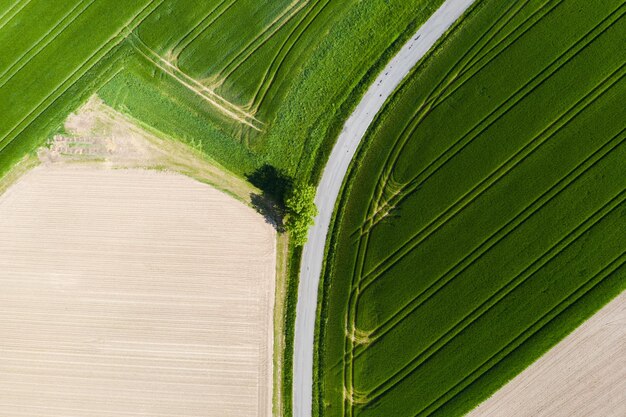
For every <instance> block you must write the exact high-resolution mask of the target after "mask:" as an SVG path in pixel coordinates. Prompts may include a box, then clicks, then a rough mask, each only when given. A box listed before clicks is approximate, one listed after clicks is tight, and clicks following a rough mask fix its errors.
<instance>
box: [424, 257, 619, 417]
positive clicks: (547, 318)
mask: <svg viewBox="0 0 626 417" xmlns="http://www.w3.org/2000/svg"><path fill="white" fill-rule="evenodd" d="M625 263H626V252H622V253H621V254H620V255H619V256H617V257H616V258H615V259H613V260H612V261H610V262H609V263H608V264H607V265H605V266H604V267H602V268H601V270H600V271H599V272H598V273H596V274H595V275H593V276H592V277H591V278H590V279H589V280H587V281H586V282H584V283H582V284H581V285H580V286H579V287H578V288H577V289H576V290H575V291H574V292H572V293H570V294H569V295H568V296H567V297H566V298H565V299H563V300H562V301H561V302H560V303H559V304H557V305H556V306H555V307H553V308H552V309H551V310H550V311H548V312H547V313H545V314H544V315H543V316H542V317H540V318H539V319H538V320H537V321H535V323H533V324H531V325H530V326H529V327H528V328H527V329H526V330H524V331H523V332H522V333H521V334H519V335H518V336H517V337H516V338H514V339H513V340H512V341H510V342H509V343H508V344H507V345H506V346H504V347H503V348H502V349H500V351H498V352H496V353H495V354H494V355H492V356H491V357H490V358H488V359H487V360H486V361H485V362H484V363H483V364H482V365H480V366H479V367H478V368H477V369H476V370H474V371H473V372H472V373H471V374H469V375H467V376H465V377H464V378H463V379H462V380H461V381H459V382H458V383H457V384H456V385H455V386H454V387H452V388H450V389H449V390H448V391H447V392H445V393H444V394H442V395H441V396H440V397H439V398H438V399H436V400H435V401H433V402H432V403H431V404H430V405H428V406H426V407H425V408H424V409H422V410H420V411H419V412H418V413H417V414H415V417H417V416H420V415H422V413H424V412H427V411H426V410H428V409H429V408H431V407H432V406H433V405H434V404H435V403H437V402H440V401H441V399H442V398H443V397H444V396H446V395H448V394H449V393H450V391H452V390H454V389H455V388H457V387H458V386H460V385H462V384H464V385H465V386H464V387H462V388H461V389H460V390H458V391H457V392H456V393H455V394H453V395H452V396H451V397H450V398H449V399H447V400H445V401H444V402H443V403H442V404H441V405H443V404H445V403H446V402H447V401H449V400H450V399H451V398H454V396H456V395H458V394H459V393H460V392H462V391H463V389H465V388H467V386H469V385H470V384H471V383H472V382H474V381H475V380H476V379H478V378H480V377H481V376H482V375H483V374H484V373H485V372H487V371H488V370H489V369H491V368H492V367H493V366H495V365H496V364H497V363H499V362H500V361H502V359H504V358H505V357H506V356H508V355H509V354H510V353H511V352H513V351H514V350H515V349H517V348H518V347H520V346H521V345H522V344H524V343H525V342H526V341H527V340H528V339H530V338H531V337H532V336H533V335H535V334H536V333H537V332H539V331H540V330H541V329H542V328H544V327H545V326H546V325H547V324H548V323H550V322H552V320H554V319H556V318H557V317H558V316H559V314H561V313H562V312H563V311H565V309H567V308H568V307H570V306H572V305H574V304H576V303H577V302H578V301H579V300H580V299H581V298H583V297H584V296H585V295H587V293H589V292H590V291H591V290H593V289H594V288H595V287H596V286H597V285H599V284H600V283H601V282H602V281H604V280H605V279H606V278H608V277H610V276H611V275H613V274H614V273H615V272H617V271H618V270H619V269H620V268H621V267H623V266H624V264H625ZM578 293H582V294H578ZM529 331H530V332H531V333H530V334H528V335H526V333H528V332H529ZM518 339H523V340H521V341H519V342H517V343H516V341H517V340H518ZM497 356H500V357H497ZM490 362H491V363H490ZM481 368H486V369H485V370H483V371H482V372H481ZM476 373H479V374H478V375H476V376H473V374H476ZM468 378H471V380H470V381H469V382H466V381H467V380H468ZM441 405H439V406H436V408H439V407H441Z"/></svg>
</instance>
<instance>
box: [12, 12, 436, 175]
mask: <svg viewBox="0 0 626 417" xmlns="http://www.w3.org/2000/svg"><path fill="white" fill-rule="evenodd" d="M441 1H442V0H411V1H408V2H407V1H400V0H390V1H387V2H381V1H378V0H365V1H360V2H345V1H339V0H277V1H271V2H261V1H251V0H214V1H205V2H197V1H193V0H131V1H128V2H124V4H123V5H122V6H121V5H120V4H119V2H113V1H111V0H73V1H64V2H61V1H57V0H54V1H50V2H40V1H32V0H12V1H8V2H2V3H3V4H2V5H1V6H0V54H1V56H2V60H0V99H2V102H3V103H4V105H3V106H4V107H3V108H2V111H3V112H5V113H6V116H5V117H3V120H2V121H1V122H0V162H1V164H0V167H1V168H0V169H1V170H0V175H1V174H3V173H4V172H6V171H7V170H8V167H10V166H11V165H12V164H13V163H14V162H16V160H17V159H19V157H20V156H22V155H23V154H24V153H25V152H28V151H29V150H32V149H34V148H36V146H37V145H39V144H41V143H43V142H44V141H45V138H46V137H47V136H49V135H50V133H51V132H54V131H55V129H57V128H58V127H59V126H60V125H61V123H62V121H63V120H64V118H65V116H66V115H67V114H68V113H69V112H71V111H72V110H74V109H76V108H77V107H79V106H80V104H81V103H83V102H85V101H86V99H87V98H88V97H90V96H91V95H93V94H94V93H97V94H98V95H99V96H101V98H102V99H104V100H105V101H106V102H107V104H109V105H111V106H113V107H114V108H115V109H117V110H121V111H122V112H124V113H127V114H129V115H131V116H132V117H133V118H135V119H136V120H139V121H141V122H142V123H145V124H146V125H149V126H152V127H153V128H155V129H157V130H160V131H162V133H164V134H166V135H167V136H170V137H173V138H176V139H181V140H183V141H186V142H189V143H192V142H195V143H198V142H199V143H200V144H201V145H202V150H203V151H204V152H205V153H207V154H209V156H211V157H212V158H213V159H214V160H215V161H216V162H218V163H219V164H221V165H222V166H224V167H226V168H228V169H229V170H231V171H232V172H234V173H235V174H237V175H240V176H244V175H245V174H248V173H250V172H251V171H252V170H254V169H256V168H258V167H260V166H261V165H263V164H265V163H269V164H271V165H274V166H276V167H277V168H280V169H283V170H286V171H288V172H289V173H290V174H291V175H294V176H298V177H302V178H307V177H308V176H315V175H316V172H318V171H319V168H320V165H319V164H320V162H319V160H318V158H316V156H317V155H318V154H320V155H322V157H323V156H324V155H325V154H326V152H327V150H328V149H329V147H330V146H331V145H332V141H333V140H334V132H335V131H336V130H337V129H338V128H339V127H340V126H341V124H340V122H341V120H342V119H343V118H344V117H345V116H346V115H347V112H348V111H349V109H350V108H351V106H352V105H353V103H354V102H355V100H356V98H358V95H359V94H360V93H361V92H362V90H363V85H364V83H365V82H366V80H368V79H369V78H368V77H371V76H372V75H371V74H370V73H369V71H370V68H374V67H376V68H378V66H380V65H382V64H383V63H384V61H385V59H386V57H387V56H388V55H389V54H390V53H391V51H393V50H394V48H396V47H397V45H399V43H400V42H401V41H402V40H403V39H404V38H405V37H406V36H409V35H410V33H411V32H412V30H413V28H414V27H415V26H417V25H419V24H421V23H422V22H423V21H424V20H425V19H426V18H427V17H428V16H429V15H430V13H431V12H432V11H434V10H435V9H436V7H437V6H438V5H439V4H440V3H441ZM339 74H341V75H339ZM16 92H20V94H17V93H16ZM322 159H323V158H322Z"/></svg>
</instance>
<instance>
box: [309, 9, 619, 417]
mask: <svg viewBox="0 0 626 417" xmlns="http://www.w3.org/2000/svg"><path fill="white" fill-rule="evenodd" d="M624 14H626V4H625V3H624V2H623V1H621V0H609V1H603V2H586V1H582V0H564V1H561V0H524V1H518V2H503V1H496V0H482V1H479V2H477V4H476V5H475V6H474V7H473V8H472V9H471V10H470V11H469V12H468V14H467V16H466V17H465V18H464V19H463V20H462V22H461V23H460V24H459V25H457V26H456V27H455V28H454V29H453V30H452V31H451V32H450V33H449V34H448V35H447V36H446V38H445V39H444V40H442V42H441V43H440V45H439V46H438V47H437V48H436V49H435V50H434V52H432V53H431V54H430V56H428V57H427V58H426V59H425V61H423V64H421V65H418V68H416V70H415V71H414V72H413V73H412V74H411V76H410V77H409V79H408V81H406V82H405V84H404V85H403V86H402V88H401V89H400V90H399V91H398V92H397V93H396V94H395V96H394V97H393V98H392V99H391V100H390V101H389V103H387V105H386V108H385V109H384V110H383V112H382V113H381V115H379V117H378V119H377V121H376V124H375V126H374V128H373V129H372V130H371V131H370V132H369V136H368V137H367V138H366V139H365V142H364V143H365V145H364V146H363V147H362V149H361V150H360V151H359V153H358V155H357V160H356V162H355V163H354V164H353V167H352V169H351V172H350V174H349V178H348V180H347V182H346V185H345V186H344V191H343V194H342V197H341V202H340V203H339V205H338V207H339V213H338V215H337V219H336V221H335V225H334V230H333V231H332V233H333V234H332V239H331V246H330V249H328V250H329V252H328V254H329V255H328V260H327V271H326V277H325V281H324V288H323V295H324V299H323V307H322V312H321V320H320V335H319V337H320V344H319V349H320V351H319V360H318V404H319V412H320V414H321V415H323V416H328V417H330V416H345V417H356V416H359V417H369V416H386V417H393V416H402V417H406V416H427V415H441V416H450V415H460V414H462V413H464V412H467V411H469V410H470V409H471V408H473V407H474V406H476V405H478V403H479V402H481V401H482V400H483V399H485V398H486V397H488V396H489V395H490V394H491V393H493V392H494V391H495V390H496V389H497V388H499V387H500V386H502V385H503V384H504V383H505V382H507V381H508V380H509V379H511V378H512V377H513V376H515V375H516V374H518V373H519V372H521V371H522V370H523V369H524V368H526V367H527V366H528V365H529V364H530V363H532V362H533V361H534V360H536V359H537V358H538V357H539V356H541V354H542V353H544V352H545V351H546V350H548V349H549V348H550V347H551V346H553V345H554V344H555V343H556V342H558V341H559V340H560V339H562V338H563V337H565V336H566V335H567V334H568V333H570V332H571V331H572V330H573V329H574V328H576V326H578V325H579V324H580V323H581V322H582V321H583V320H584V319H585V318H586V317H589V316H591V314H593V313H594V312H595V311H597V310H598V309H599V308H601V307H602V306H603V305H605V304H606V303H608V302H609V301H610V300H611V299H612V298H614V297H615V296H617V295H618V294H619V293H620V292H621V291H623V290H624V289H626V266H624V263H625V262H626V229H625V228H624V224H625V222H626V202H625V200H626V175H624V167H625V165H624V161H626V144H625V143H624V141H625V140H626V108H625V107H624V102H626V80H625V79H624V76H625V75H626V49H624V48H623V40H624V37H625V36H626V18H625V17H624Z"/></svg>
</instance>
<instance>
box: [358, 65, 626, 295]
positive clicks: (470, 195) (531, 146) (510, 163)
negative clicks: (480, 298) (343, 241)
mask: <svg viewBox="0 0 626 417" xmlns="http://www.w3.org/2000/svg"><path fill="white" fill-rule="evenodd" d="M624 75H626V66H624V65H623V66H621V67H619V68H618V69H617V70H616V71H615V72H614V73H612V74H611V75H610V76H609V77H607V78H606V79H605V80H603V81H602V83H600V84H598V85H597V86H596V88H594V89H593V90H592V91H590V92H589V93H588V94H587V95H585V96H584V97H582V98H581V99H580V101H579V102H576V103H575V104H574V105H573V106H572V107H570V108H569V109H567V110H566V111H565V112H564V113H563V114H562V115H560V116H559V117H558V118H557V119H556V120H555V121H554V122H552V123H551V124H550V125H548V126H546V127H545V128H544V129H543V130H542V131H541V132H540V133H538V134H537V135H536V136H534V137H532V138H531V140H530V141H529V142H528V143H527V144H526V145H525V146H524V147H521V148H520V149H519V150H518V151H517V152H515V153H514V154H513V155H511V157H509V158H508V159H507V160H506V161H504V162H503V163H502V164H501V165H500V166H498V167H497V169H496V170H494V171H493V172H491V173H490V174H489V175H488V176H487V177H485V178H484V179H483V180H482V181H480V182H478V183H476V184H475V185H474V186H473V188H472V189H470V190H468V191H467V192H466V193H465V194H464V195H463V196H461V197H460V198H459V199H458V200H457V201H455V202H454V203H453V204H452V205H451V206H450V207H449V208H448V209H446V210H445V211H443V212H441V213H440V214H439V215H438V216H437V217H436V218H434V219H433V220H431V222H429V223H428V224H426V226H424V227H423V228H422V229H421V230H420V231H418V232H417V233H415V234H414V235H413V236H412V237H411V239H410V240H409V241H407V242H405V243H404V244H403V245H402V246H401V247H400V248H399V249H398V250H396V251H394V252H392V253H391V254H390V255H389V256H388V257H387V258H385V259H384V260H383V261H381V262H380V263H379V264H378V265H376V266H375V267H374V268H373V269H372V270H371V271H370V272H368V273H367V274H365V275H364V276H363V277H362V280H363V282H362V286H361V287H360V288H361V290H364V289H365V288H367V287H368V286H370V285H371V284H372V283H373V282H374V281H375V280H376V279H377V278H378V277H380V276H381V275H382V274H384V273H385V272H386V271H387V270H388V269H389V268H390V267H392V266H393V265H394V264H395V263H396V262H397V261H398V260H399V259H401V258H403V257H404V256H405V255H406V254H407V253H408V252H410V251H412V250H414V249H415V248H416V247H417V246H418V245H419V244H420V243H422V242H423V241H424V240H426V239H427V238H428V237H429V236H430V235H432V234H433V233H434V232H436V231H437V230H438V229H439V228H440V227H441V226H443V225H444V224H446V223H447V222H448V221H450V219H452V218H453V217H454V216H456V215H457V214H458V213H460V212H461V211H462V210H463V209H464V208H466V207H468V206H469V205H470V204H471V203H472V202H473V201H474V200H475V199H476V198H477V197H479V196H480V195H482V194H483V193H484V192H486V191H487V190H489V188H490V187H492V186H493V185H494V184H496V183H497V182H498V181H499V180H501V179H502V178H503V177H504V176H505V175H507V174H508V173H509V172H511V171H512V170H513V169H515V168H516V167H517V166H518V165H519V164H520V163H522V162H523V161H524V160H525V159H526V158H527V157H528V156H529V155H531V154H532V153H533V152H535V151H537V150H538V149H539V148H540V147H541V146H542V145H543V144H545V143H546V142H547V141H548V140H550V139H551V138H552V137H553V136H554V135H556V134H557V133H559V131H560V130H561V129H562V128H564V127H565V126H567V124H568V123H569V122H571V121H572V120H574V119H575V118H576V116H577V115H578V114H580V113H581V112H582V111H583V110H584V109H585V108H586V107H587V106H589V105H590V104H591V103H593V102H594V101H595V100H596V99H597V98H598V97H599V96H601V95H602V94H603V93H605V92H606V91H607V90H609V89H610V88H611V87H614V86H615V84H616V83H618V82H619V81H620V80H621V79H622V78H623V77H624Z"/></svg>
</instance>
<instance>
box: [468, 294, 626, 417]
mask: <svg viewBox="0 0 626 417" xmlns="http://www.w3.org/2000/svg"><path fill="white" fill-rule="evenodd" d="M625 391H626V292H622V293H621V294H620V295H618V296H617V298H615V299H614V300H613V301H611V302H610V303H609V304H607V305H606V306H604V307H602V309H601V310H600V311H598V312H597V313H596V314H594V315H593V316H592V317H591V318H590V319H589V320H587V321H585V322H584V323H583V324H582V325H581V326H580V327H578V328H577V329H576V330H574V331H573V332H572V333H571V334H570V335H568V336H567V337H566V338H565V339H563V340H562V341H560V342H559V343H558V344H557V345H556V346H554V347H553V348H552V349H550V351H549V352H547V353H546V354H545V355H543V356H542V357H541V358H540V359H539V360H538V361H536V362H535V363H533V364H532V365H531V366H529V367H528V368H526V369H525V370H524V372H522V373H521V374H519V375H517V376H516V377H515V378H513V380H511V381H509V382H508V383H507V384H506V385H505V386H504V387H502V388H501V389H500V390H498V391H497V392H496V393H495V394H494V395H493V396H492V397H490V398H489V399H488V400H487V401H485V402H484V403H482V404H481V405H479V406H478V407H476V408H475V409H474V410H472V411H471V412H470V413H469V414H468V415H467V417H498V416H516V417H542V416H546V417H548V416H550V417H586V416H607V417H608V416H615V417H617V416H620V415H623V414H624V413H625V412H626V398H624V395H623V393H624V392H625Z"/></svg>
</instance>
